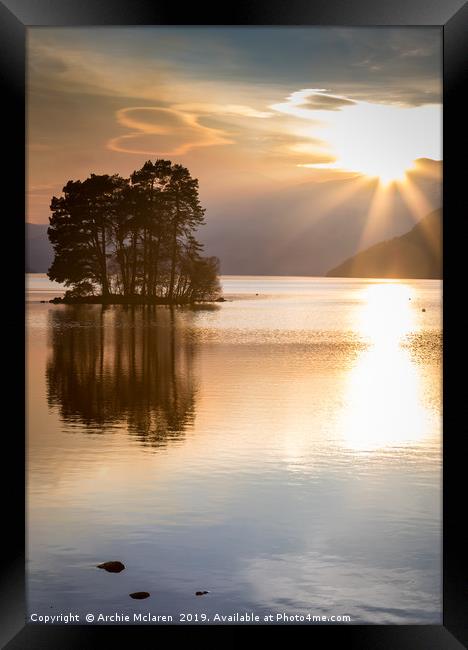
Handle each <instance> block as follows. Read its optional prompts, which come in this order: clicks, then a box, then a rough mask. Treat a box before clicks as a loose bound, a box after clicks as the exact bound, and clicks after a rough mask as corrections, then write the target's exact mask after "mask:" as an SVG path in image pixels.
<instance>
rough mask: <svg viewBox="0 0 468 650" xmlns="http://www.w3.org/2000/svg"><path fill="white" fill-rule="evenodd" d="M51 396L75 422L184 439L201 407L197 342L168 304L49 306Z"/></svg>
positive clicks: (150, 437) (151, 440) (156, 440)
mask: <svg viewBox="0 0 468 650" xmlns="http://www.w3.org/2000/svg"><path fill="white" fill-rule="evenodd" d="M49 332H50V340H49V346H50V348H51V355H50V357H49V361H48V363H47V369H46V378H47V398H48V403H49V405H50V406H56V407H58V408H59V410H60V414H61V417H62V419H63V420H64V421H65V422H66V423H67V424H69V425H73V424H76V423H78V424H80V425H83V424H84V425H85V426H86V427H87V430H88V431H91V432H102V431H104V430H105V429H107V428H109V427H113V426H119V425H125V426H126V427H128V431H129V432H130V433H131V434H133V435H135V436H137V437H138V438H139V439H140V440H141V441H142V442H144V443H145V444H150V445H154V446H159V445H161V444H165V443H166V442H167V441H168V440H169V439H171V440H174V439H177V438H180V437H181V436H182V435H183V433H184V430H185V429H186V427H187V426H188V425H189V424H190V423H191V422H192V420H193V417H194V409H195V393H196V388H195V381H194V374H193V357H194V353H195V350H194V345H195V344H194V341H193V339H192V338H191V337H189V336H188V334H187V331H186V329H185V328H184V327H183V326H182V325H181V323H180V321H179V318H178V314H177V313H176V311H175V310H174V309H170V308H167V307H148V306H141V307H133V308H125V307H122V306H115V307H110V308H107V309H102V308H101V307H99V306H89V305H73V306H67V307H65V308H62V309H56V310H51V311H50V313H49Z"/></svg>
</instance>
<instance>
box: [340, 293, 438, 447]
mask: <svg viewBox="0 0 468 650" xmlns="http://www.w3.org/2000/svg"><path fill="white" fill-rule="evenodd" d="M412 295H413V296H414V291H412V290H411V288H410V287H408V286H406V285H404V284H400V283H398V284H381V285H373V286H371V287H367V288H366V289H365V290H364V303H363V306H362V308H361V309H360V310H359V311H358V314H357V318H358V327H359V329H360V331H361V332H362V335H363V336H364V337H365V339H366V340H368V341H369V344H370V347H369V348H368V349H367V350H366V351H364V352H363V353H362V354H361V355H360V356H359V358H358V360H357V361H356V364H355V365H354V367H353V369H352V370H351V372H350V375H349V378H348V381H347V385H346V389H345V403H346V407H345V409H344V411H343V414H342V424H341V427H342V431H343V438H344V445H345V446H346V447H349V448H350V449H353V450H355V451H372V450H376V449H379V448H384V447H399V446H400V445H413V444H416V443H418V442H420V441H421V440H423V439H424V438H425V437H430V436H431V435H433V434H434V431H437V428H438V424H439V423H438V421H437V419H436V418H435V416H434V414H433V413H432V412H431V410H430V409H428V408H427V407H426V406H425V404H424V399H423V394H422V386H421V377H420V373H419V371H418V367H417V366H416V365H415V364H414V363H413V362H412V361H411V358H410V352H409V351H408V349H407V348H405V347H403V342H404V340H405V337H406V336H408V335H409V334H410V333H411V332H412V331H413V330H414V328H415V317H414V310H413V309H412V307H411V296H412ZM389 405H392V407H391V408H389Z"/></svg>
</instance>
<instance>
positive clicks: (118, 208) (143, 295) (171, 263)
mask: <svg viewBox="0 0 468 650" xmlns="http://www.w3.org/2000/svg"><path fill="white" fill-rule="evenodd" d="M50 207H51V210H52V216H51V217H50V219H49V221H50V227H49V229H48V235H49V238H50V241H51V243H52V246H53V248H54V253H55V256H54V260H53V263H52V265H51V267H50V269H49V271H48V276H49V278H50V279H51V280H56V281H57V282H62V283H64V284H65V285H66V286H67V287H70V289H69V291H67V293H66V294H65V299H74V300H76V301H79V300H81V301H82V302H85V301H86V300H87V299H89V298H90V297H91V296H94V297H95V300H94V301H95V302H98V301H100V300H101V299H102V300H101V301H102V302H112V301H116V299H117V298H120V300H118V302H125V301H128V302H132V301H134V302H138V301H140V302H168V303H173V302H178V303H185V302H194V301H202V300H213V299H216V298H217V297H218V296H219V294H220V285H219V280H218V271H219V261H218V259H217V258H212V257H210V258H205V257H203V256H202V255H201V252H202V249H203V247H202V245H201V244H200V243H199V242H198V241H197V239H196V238H195V234H194V233H195V231H196V230H197V229H198V228H199V227H200V226H201V225H202V224H203V223H204V212H205V210H204V209H203V208H202V207H201V205H200V201H199V196H198V180H197V179H194V178H192V177H191V175H190V172H189V170H188V169H187V168H186V167H183V166H182V165H179V164H172V163H171V161H169V160H162V159H158V160H156V161H155V162H152V161H150V160H149V161H147V162H146V163H145V164H144V165H143V167H142V168H141V169H139V170H136V171H134V172H133V173H132V174H131V175H130V178H128V179H126V178H122V177H121V176H119V175H117V174H115V175H113V176H109V175H107V174H105V175H101V176H99V175H96V174H91V176H90V177H89V178H87V179H86V180H85V181H68V183H67V184H66V185H65V187H64V188H63V196H61V197H59V198H57V197H55V196H54V197H53V198H52V201H51V206H50ZM99 292H100V294H99Z"/></svg>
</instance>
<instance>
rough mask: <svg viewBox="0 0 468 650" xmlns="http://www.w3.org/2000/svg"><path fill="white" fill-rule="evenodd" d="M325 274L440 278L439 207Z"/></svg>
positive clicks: (440, 220) (335, 275)
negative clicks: (414, 223)
mask: <svg viewBox="0 0 468 650" xmlns="http://www.w3.org/2000/svg"><path fill="white" fill-rule="evenodd" d="M326 275H327V276H328V277H344V278H348V277H359V278H442V210H440V209H439V210H434V212H431V213H430V214H428V215H427V216H426V217H424V218H423V219H421V221H419V222H418V223H417V224H416V225H415V226H414V228H412V229H411V230H410V231H409V232H407V233H406V234H404V235H401V236H400V237H394V238H393V239H389V240H386V241H383V242H380V243H379V244H375V245H374V246H371V247H370V248H367V249H366V250H364V251H362V252H360V253H357V254H356V255H354V256H353V257H350V258H348V259H347V260H346V261H345V262H343V263H342V264H340V265H339V266H336V267H335V268H333V269H332V270H331V271H328V273H327V274H326Z"/></svg>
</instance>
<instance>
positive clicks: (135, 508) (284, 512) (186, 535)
mask: <svg viewBox="0 0 468 650" xmlns="http://www.w3.org/2000/svg"><path fill="white" fill-rule="evenodd" d="M222 284H223V289H224V295H225V297H226V299H227V301H226V302H224V303H220V304H211V305H205V306H196V307H194V308H188V307H185V308H183V307H180V308H172V309H171V308H169V307H166V306H157V307H148V306H137V307H133V308H127V307H124V306H120V305H119V306H111V307H106V308H105V309H103V308H102V307H100V306H97V305H51V304H42V303H41V302H40V301H41V300H48V299H50V298H51V297H53V296H55V295H60V286H59V285H56V286H54V285H52V284H51V283H49V281H48V280H47V278H46V277H45V276H44V275H39V274H30V275H29V276H28V278H27V301H28V302H27V345H28V348H27V364H28V367H27V385H28V393H27V429H28V430H27V497H28V499H27V524H28V536H27V542H28V560H27V576H28V583H27V588H28V613H29V614H31V613H33V612H36V613H38V614H41V615H54V614H60V613H70V612H71V613H75V614H76V613H77V614H79V615H81V616H84V615H85V614H87V613H93V614H95V615H96V616H97V614H98V613H103V614H109V615H110V614H115V613H118V614H119V615H122V616H123V615H125V614H128V615H130V616H132V617H133V614H134V613H135V612H140V613H142V614H148V612H151V613H152V614H154V615H166V616H172V617H173V621H172V622H173V623H178V622H179V621H180V619H179V617H180V615H181V614H190V615H191V616H192V617H195V615H197V616H198V621H201V620H202V619H201V618H200V617H202V616H203V617H205V621H206V622H209V623H213V622H215V621H214V618H215V616H216V614H220V615H223V616H226V615H235V614H244V613H246V612H250V613H252V612H253V613H254V614H257V615H259V616H265V615H273V617H274V619H275V622H276V617H277V616H280V617H281V616H283V614H285V615H287V616H296V615H297V616H302V617H306V616H307V615H308V614H310V615H311V616H324V617H328V622H332V621H333V619H332V618H330V617H333V616H335V617H340V616H345V615H346V616H349V617H350V622H351V623H369V624H441V622H442V585H441V579H442V578H441V575H442V566H441V564H442V546H441V535H442V514H441V509H442V449H441V444H442V419H441V413H442V404H441V401H442V380H441V372H442V366H441V364H442V356H441V348H442V318H441V294H442V283H441V282H440V281H437V280H395V281H393V280H381V281H379V280H359V279H336V278H293V277H250V276H225V277H223V278H222ZM108 560H120V561H121V562H123V563H124V564H125V567H126V568H125V570H124V571H122V572H121V573H118V574H117V573H116V574H113V573H108V572H106V571H104V570H100V569H97V568H96V565H97V564H98V563H100V562H105V561H108ZM198 590H207V591H209V593H208V594H206V595H204V596H195V592H196V591H198ZM134 591H148V592H150V594H151V596H150V597H149V598H147V599H146V600H141V601H138V600H132V599H131V598H129V594H130V593H131V592H134ZM324 620H325V619H324ZM335 620H339V619H335ZM192 622H194V621H192ZM278 622H280V623H283V622H289V621H287V619H286V618H285V617H283V618H282V619H281V620H279V621H278ZM301 622H303V621H301ZM305 622H308V620H307V619H305ZM347 624H349V623H347Z"/></svg>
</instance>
